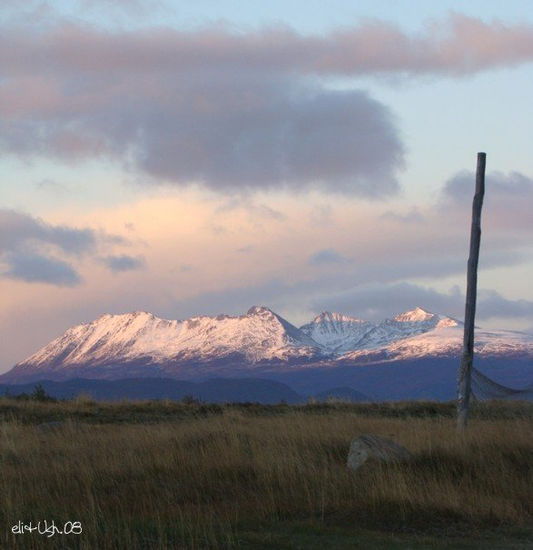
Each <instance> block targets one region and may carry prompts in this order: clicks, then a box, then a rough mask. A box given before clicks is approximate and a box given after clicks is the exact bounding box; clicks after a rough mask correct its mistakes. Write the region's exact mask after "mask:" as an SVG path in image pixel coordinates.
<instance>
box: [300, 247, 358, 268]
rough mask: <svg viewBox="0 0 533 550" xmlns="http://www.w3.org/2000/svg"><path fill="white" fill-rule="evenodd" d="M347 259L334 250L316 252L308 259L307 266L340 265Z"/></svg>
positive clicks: (327, 249)
mask: <svg viewBox="0 0 533 550" xmlns="http://www.w3.org/2000/svg"><path fill="white" fill-rule="evenodd" d="M347 261H348V259H347V258H345V257H344V256H342V255H341V254H339V253H338V252H337V251H336V250H335V249H334V248H324V249H322V250H318V251H317V252H315V253H314V254H312V255H311V257H310V258H309V265H315V266H316V265H328V264H342V263H345V262H347Z"/></svg>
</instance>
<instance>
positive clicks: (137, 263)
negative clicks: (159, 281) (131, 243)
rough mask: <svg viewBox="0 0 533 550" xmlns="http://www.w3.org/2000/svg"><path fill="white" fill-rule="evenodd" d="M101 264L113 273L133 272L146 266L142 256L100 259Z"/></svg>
mask: <svg viewBox="0 0 533 550" xmlns="http://www.w3.org/2000/svg"><path fill="white" fill-rule="evenodd" d="M102 262H103V263H104V264H105V265H106V267H108V268H109V269H110V270H111V271H113V272H114V273H120V272H123V271H133V270H137V269H142V268H143V267H144V266H145V265H146V261H145V259H144V258H143V257H142V256H127V255H126V254H123V255H121V256H106V257H105V258H102Z"/></svg>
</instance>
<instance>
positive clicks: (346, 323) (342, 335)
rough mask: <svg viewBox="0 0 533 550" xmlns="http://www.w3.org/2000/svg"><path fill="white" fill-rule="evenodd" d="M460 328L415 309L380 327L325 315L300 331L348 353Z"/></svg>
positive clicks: (333, 348) (418, 308)
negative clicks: (436, 331) (446, 329)
mask: <svg viewBox="0 0 533 550" xmlns="http://www.w3.org/2000/svg"><path fill="white" fill-rule="evenodd" d="M459 325H460V322H459V321H456V320H455V319H452V318H450V317H446V316H443V315H438V314H436V313H430V312H429V311H426V310H424V309H422V308H420V307H416V308H415V309H413V310H411V311H406V312H404V313H401V314H399V315H397V316H396V317H394V319H385V320H384V321H382V322H381V323H378V324H374V323H370V322H369V321H364V320H361V319H357V318H355V317H348V316H346V315H341V314H339V313H329V312H324V313H321V314H320V315H318V316H317V317H315V318H314V319H313V320H312V321H311V322H310V323H308V324H306V325H303V326H302V327H300V330H301V331H302V332H304V333H305V334H307V335H309V336H310V337H311V338H313V340H315V342H317V343H318V344H320V345H321V346H322V347H323V348H324V349H325V350H327V351H329V352H334V353H346V352H349V351H354V350H368V349H372V350H373V349H379V348H383V347H386V346H388V345H389V344H391V343H392V342H395V341H397V340H402V339H404V338H409V337H410V336H414V335H415V334H423V333H425V332H428V331H430V330H433V329H436V328H444V327H455V326H459Z"/></svg>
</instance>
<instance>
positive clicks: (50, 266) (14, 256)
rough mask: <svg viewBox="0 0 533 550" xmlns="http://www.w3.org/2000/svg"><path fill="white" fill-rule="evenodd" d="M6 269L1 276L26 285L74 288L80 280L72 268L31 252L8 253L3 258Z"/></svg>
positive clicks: (60, 261) (55, 259)
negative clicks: (47, 284) (37, 284)
mask: <svg viewBox="0 0 533 550" xmlns="http://www.w3.org/2000/svg"><path fill="white" fill-rule="evenodd" d="M4 260H5V262H6V263H7V265H8V269H7V270H6V271H4V272H3V273H2V276H4V277H8V278H10V279H18V280H21V281H25V282H27V283H49V284H53V285H56V286H75V285H77V284H79V283H80V282H81V278H80V276H79V275H78V273H77V272H76V271H75V270H74V268H73V267H72V266H71V265H70V264H68V263H67V262H64V261H63V260H59V259H57V258H53V257H47V256H43V255H41V254H38V253H35V252H31V251H20V252H10V253H8V254H7V255H6V256H5V258H4Z"/></svg>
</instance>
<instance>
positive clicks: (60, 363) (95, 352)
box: [4, 306, 323, 380]
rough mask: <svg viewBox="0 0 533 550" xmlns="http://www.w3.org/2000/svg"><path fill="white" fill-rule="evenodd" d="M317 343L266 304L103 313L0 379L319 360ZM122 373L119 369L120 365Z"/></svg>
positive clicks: (58, 339) (74, 328)
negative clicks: (194, 311) (187, 313)
mask: <svg viewBox="0 0 533 550" xmlns="http://www.w3.org/2000/svg"><path fill="white" fill-rule="evenodd" d="M322 356H323V352H322V349H321V348H320V346H319V345H318V344H317V343H316V342H314V341H313V340H312V339H311V338H309V337H308V336H307V335H306V334H304V333H303V332H301V331H300V330H299V329H298V328H296V327H295V326H293V325H291V324H290V323H289V322H288V321H286V320H285V319H283V318H282V317H280V316H279V315H276V314H275V313H274V312H272V311H271V310H270V309H268V308H266V307H259V306H254V307H252V308H250V310H249V311H248V312H247V313H246V315H241V316H238V317H231V316H229V315H218V316H217V317H207V316H205V317H192V318H190V319H187V320H183V321H175V320H166V319H160V318H158V317H155V316H154V315H152V314H151V313H147V312H144V311H137V312H134V313H127V314H123V315H102V316H101V317H99V318H98V319H96V320H95V321H93V322H92V323H88V324H84V325H78V326H76V327H73V328H71V329H69V330H67V331H66V332H65V333H64V334H63V335H62V336H60V337H59V338H57V339H56V340H54V341H52V342H50V343H49V344H48V345H47V346H45V347H44V348H42V349H41V350H39V351H38V352H37V353H35V354H34V355H32V356H31V357H28V359H26V360H25V361H22V362H21V363H19V364H18V365H16V366H15V367H14V368H13V369H12V371H10V372H9V373H7V375H4V379H9V380H12V379H14V378H19V377H24V376H25V375H26V374H27V375H30V374H31V375H34V374H37V373H39V374H43V375H44V374H53V373H56V374H61V375H65V374H67V373H68V374H70V375H71V376H77V375H79V373H80V371H81V372H83V374H84V375H87V373H88V369H90V371H89V374H90V375H91V376H96V377H99V374H101V373H103V370H102V371H100V370H99V369H100V368H101V367H105V372H106V377H107V376H112V375H113V373H112V370H113V369H112V366H115V365H124V364H128V363H130V364H135V365H165V366H168V365H169V364H175V365H177V364H191V363H196V364H206V363H214V362H219V363H220V362H223V361H231V362H234V363H242V364H247V365H254V364H258V363H265V362H273V361H275V362H280V363H288V362H291V363H298V362H301V361H309V360H317V359H320V358H322ZM120 371H121V372H122V371H123V369H120Z"/></svg>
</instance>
